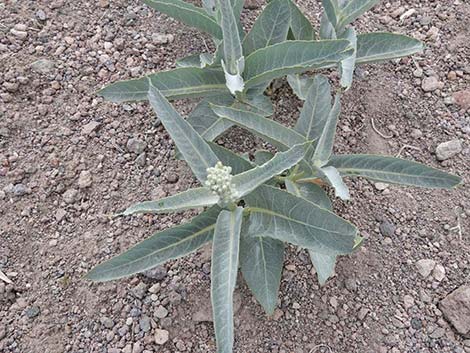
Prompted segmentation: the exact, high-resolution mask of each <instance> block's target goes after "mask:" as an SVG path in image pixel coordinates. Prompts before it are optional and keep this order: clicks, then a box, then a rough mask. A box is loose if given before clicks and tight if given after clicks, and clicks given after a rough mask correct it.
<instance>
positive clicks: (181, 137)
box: [148, 84, 219, 182]
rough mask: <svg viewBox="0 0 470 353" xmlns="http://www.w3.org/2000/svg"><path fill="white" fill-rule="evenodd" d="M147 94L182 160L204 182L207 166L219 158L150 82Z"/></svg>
mask: <svg viewBox="0 0 470 353" xmlns="http://www.w3.org/2000/svg"><path fill="white" fill-rule="evenodd" d="M148 95H149V102H150V104H151V105H152V107H153V109H154V110H155V113H157V115H158V117H159V118H160V120H161V121H162V124H163V126H165V129H166V130H167V131H168V133H169V134H170V136H171V138H172V139H173V141H175V144H176V146H177V147H178V150H179V151H180V152H181V154H182V155H183V157H184V160H185V161H186V162H187V163H188V165H189V166H190V167H191V170H192V171H193V173H194V174H195V175H196V177H197V178H198V179H199V180H200V181H201V182H204V181H205V180H206V176H207V171H206V170H207V168H209V167H213V166H215V164H216V163H217V162H218V160H219V159H218V158H217V156H216V155H215V154H214V152H212V150H211V148H210V147H209V145H208V144H207V143H206V142H205V141H204V140H203V138H202V137H201V136H200V135H199V134H198V133H197V132H196V131H195V130H194V128H193V127H192V126H191V125H190V124H189V123H188V122H187V121H186V120H184V119H183V117H182V116H181V115H179V113H178V112H177V111H176V110H175V109H174V108H173V106H172V105H171V104H170V103H169V102H168V101H167V100H166V99H165V97H164V96H163V95H162V94H161V92H160V91H159V90H158V89H157V88H156V87H154V86H153V85H152V84H150V85H149V92H148Z"/></svg>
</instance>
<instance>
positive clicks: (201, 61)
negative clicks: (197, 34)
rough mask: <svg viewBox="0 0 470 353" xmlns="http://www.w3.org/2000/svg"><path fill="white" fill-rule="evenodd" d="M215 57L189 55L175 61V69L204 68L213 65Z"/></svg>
mask: <svg viewBox="0 0 470 353" xmlns="http://www.w3.org/2000/svg"><path fill="white" fill-rule="evenodd" d="M214 61H215V56H214V54H212V53H198V54H191V55H188V56H186V57H184V58H182V59H179V60H176V67H179V68H182V67H196V68H201V69H203V68H205V67H207V66H211V65H213V64H214Z"/></svg>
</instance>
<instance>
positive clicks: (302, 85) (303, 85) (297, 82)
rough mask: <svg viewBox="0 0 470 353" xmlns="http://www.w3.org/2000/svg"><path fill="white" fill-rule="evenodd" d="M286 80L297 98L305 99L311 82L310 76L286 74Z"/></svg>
mask: <svg viewBox="0 0 470 353" xmlns="http://www.w3.org/2000/svg"><path fill="white" fill-rule="evenodd" d="M287 82H288V83H289V86H290V87H291V88H292V90H293V91H294V93H295V94H296V96H297V97H299V99H301V100H306V99H307V94H308V90H309V89H310V87H311V86H312V84H313V79H312V78H310V77H308V76H302V75H295V74H294V75H287Z"/></svg>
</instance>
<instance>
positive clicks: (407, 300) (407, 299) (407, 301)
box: [403, 294, 415, 310]
mask: <svg viewBox="0 0 470 353" xmlns="http://www.w3.org/2000/svg"><path fill="white" fill-rule="evenodd" d="M413 305H415V300H414V298H413V297H412V296H411V295H408V294H405V295H404V296H403V306H404V307H405V309H406V310H408V309H410V308H411V307H412V306H413Z"/></svg>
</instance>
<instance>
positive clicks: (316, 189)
mask: <svg viewBox="0 0 470 353" xmlns="http://www.w3.org/2000/svg"><path fill="white" fill-rule="evenodd" d="M286 189H287V191H289V192H290V193H291V194H294V195H295V196H298V197H302V198H304V199H306V200H307V201H310V202H313V203H314V204H316V205H318V206H320V207H322V208H325V209H327V210H329V211H331V210H332V204H331V200H330V198H329V197H328V194H327V193H326V192H325V190H323V189H322V188H321V186H319V185H316V184H313V183H308V182H302V183H300V182H299V183H297V182H294V181H292V180H289V179H287V180H286Z"/></svg>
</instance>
